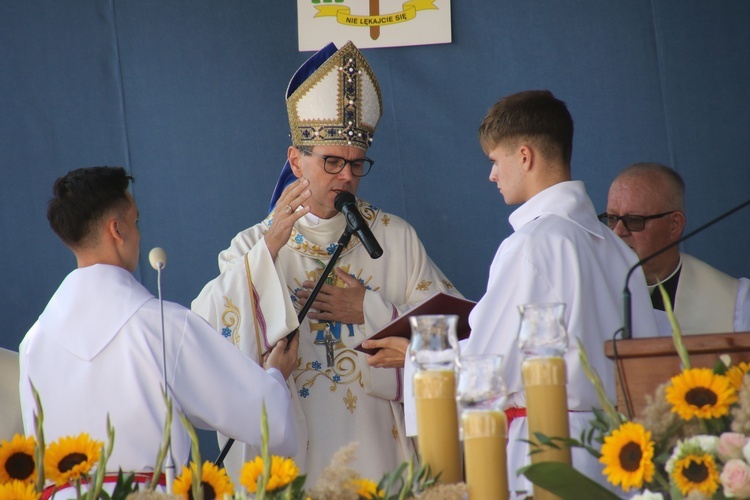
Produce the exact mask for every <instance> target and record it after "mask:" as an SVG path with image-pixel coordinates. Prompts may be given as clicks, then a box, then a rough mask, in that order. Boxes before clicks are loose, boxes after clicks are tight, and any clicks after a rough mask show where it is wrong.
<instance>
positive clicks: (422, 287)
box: [417, 280, 432, 292]
mask: <svg viewBox="0 0 750 500" xmlns="http://www.w3.org/2000/svg"><path fill="white" fill-rule="evenodd" d="M431 286H432V281H430V280H422V281H420V282H419V284H418V285H417V291H419V292H425V291H427V290H429V289H430V287H431Z"/></svg>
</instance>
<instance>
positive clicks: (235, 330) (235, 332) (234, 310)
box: [221, 296, 242, 347]
mask: <svg viewBox="0 0 750 500" xmlns="http://www.w3.org/2000/svg"><path fill="white" fill-rule="evenodd" d="M241 323H242V314H240V310H239V308H238V307H237V306H235V305H234V303H233V302H232V300H231V299H230V298H229V297H226V296H225V297H224V312H223V313H221V324H222V325H223V326H224V328H222V329H221V333H222V335H224V333H225V332H226V331H227V330H228V331H229V332H230V334H229V335H224V336H225V337H229V336H231V341H232V343H233V344H234V345H235V346H237V347H239V346H240V324H241Z"/></svg>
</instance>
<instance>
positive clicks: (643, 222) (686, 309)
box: [599, 163, 750, 334]
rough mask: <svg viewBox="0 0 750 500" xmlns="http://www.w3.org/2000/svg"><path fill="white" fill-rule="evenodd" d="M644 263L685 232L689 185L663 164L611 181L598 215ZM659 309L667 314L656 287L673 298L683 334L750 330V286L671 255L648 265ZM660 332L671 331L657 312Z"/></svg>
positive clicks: (638, 167) (634, 168) (637, 167)
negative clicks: (604, 208)
mask: <svg viewBox="0 0 750 500" xmlns="http://www.w3.org/2000/svg"><path fill="white" fill-rule="evenodd" d="M599 220H601V221H602V222H603V223H605V224H607V225H608V226H609V227H610V228H611V229H612V230H613V231H614V232H615V233H616V234H617V235H618V236H620V238H622V240H623V241H624V242H625V243H626V244H627V245H628V246H629V247H630V248H632V249H633V250H635V252H636V253H637V254H638V258H640V259H643V258H646V257H648V256H649V255H652V254H654V253H656V252H658V251H659V250H661V249H662V248H665V247H667V246H668V245H670V244H672V243H673V242H675V241H677V240H678V239H679V238H680V237H681V236H682V233H683V230H684V229H685V223H686V217H685V182H684V181H683V179H682V177H681V176H680V174H679V173H677V172H676V171H675V170H673V169H671V168H669V167H668V166H666V165H662V164H660V163H635V164H633V165H630V166H628V167H626V168H625V169H624V170H622V171H621V172H620V174H619V175H618V176H617V178H615V180H614V181H613V182H612V185H611V186H610V188H609V196H608V199H607V211H606V212H605V213H603V214H601V215H599ZM643 271H644V273H645V275H646V283H647V285H648V288H649V291H650V293H651V302H652V303H653V306H654V309H656V310H659V311H663V310H664V302H663V300H662V296H661V293H659V291H658V290H656V288H657V283H658V282H660V281H661V282H662V284H663V285H664V288H665V289H666V290H667V293H668V294H669V299H670V301H671V303H672V306H673V308H674V312H675V317H676V318H677V321H678V323H679V325H680V329H681V330H682V333H683V334H697V333H716V332H731V331H747V330H750V286H748V280H747V279H745V278H743V279H741V280H738V279H736V278H733V277H731V276H729V275H727V274H724V273H723V272H721V271H719V270H718V269H716V268H714V267H711V266H710V265H708V264H706V263H705V262H703V261H701V260H698V259H696V258H695V257H692V256H690V255H688V254H685V253H682V252H680V249H679V246H674V247H672V248H670V249H669V250H666V251H665V252H663V253H662V254H661V255H658V256H657V257H654V258H653V259H651V260H649V261H648V262H646V263H644V264H643ZM657 318H659V320H660V323H661V329H662V330H663V331H665V332H668V331H671V327H670V326H669V323H668V321H666V318H665V315H663V314H661V313H658V314H657Z"/></svg>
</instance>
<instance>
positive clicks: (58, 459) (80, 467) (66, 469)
mask: <svg viewBox="0 0 750 500" xmlns="http://www.w3.org/2000/svg"><path fill="white" fill-rule="evenodd" d="M103 446H104V443H102V442H101V441H96V440H94V439H91V438H90V437H89V435H88V434H86V433H85V432H84V433H82V434H80V435H79V436H77V437H70V436H65V437H62V438H60V439H58V440H57V441H55V442H54V443H51V444H50V445H49V446H48V447H47V450H46V451H45V453H44V473H45V474H46V476H47V478H48V479H49V480H50V481H54V482H55V483H56V484H57V485H58V486H62V485H64V484H66V483H68V482H70V481H74V480H76V479H79V478H80V477H81V476H83V475H86V474H88V473H89V472H91V469H92V468H93V467H94V466H95V465H96V463H97V462H98V461H99V455H100V454H101V451H102V447H103Z"/></svg>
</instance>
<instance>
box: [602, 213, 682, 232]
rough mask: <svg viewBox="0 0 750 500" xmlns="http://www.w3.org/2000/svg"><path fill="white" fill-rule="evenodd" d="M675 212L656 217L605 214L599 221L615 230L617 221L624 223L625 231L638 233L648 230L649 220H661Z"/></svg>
mask: <svg viewBox="0 0 750 500" xmlns="http://www.w3.org/2000/svg"><path fill="white" fill-rule="evenodd" d="M674 212H676V210H670V211H669V212H664V213H663V214H654V215H614V214H608V213H606V212H604V213H603V214H599V220H600V221H602V222H603V223H605V224H606V225H607V226H609V228H610V229H614V228H615V226H616V225H617V221H622V225H623V226H625V229H627V230H628V231H630V232H631V233H637V232H639V231H643V230H644V229H645V228H646V221H647V220H652V219H660V218H662V217H665V216H667V215H669V214H671V213H674Z"/></svg>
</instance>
